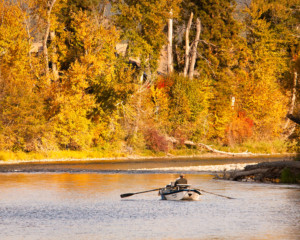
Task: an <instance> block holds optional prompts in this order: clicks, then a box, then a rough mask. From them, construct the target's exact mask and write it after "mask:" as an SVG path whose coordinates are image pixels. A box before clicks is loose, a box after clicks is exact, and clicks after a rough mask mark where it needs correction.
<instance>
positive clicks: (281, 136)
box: [0, 0, 300, 160]
mask: <svg viewBox="0 0 300 240" xmlns="http://www.w3.org/2000/svg"><path fill="white" fill-rule="evenodd" d="M299 20H300V5H299V1H298V0H252V1H250V0H240V1H233V0H201V1H197V0H173V1H172V0H139V1H137V0H112V1H108V0H88V1H85V0H0V151H1V153H0V159H2V160H5V159H6V158H12V156H16V154H19V156H17V157H19V158H20V156H21V155H20V154H21V153H24V152H26V153H29V154H30V153H42V154H43V156H45V155H46V156H50V157H51V153H53V152H55V156H56V157H58V156H59V153H58V152H60V153H61V152H65V153H64V154H65V155H64V156H67V153H66V152H72V153H71V154H72V156H74V152H73V150H74V151H76V152H77V155H75V156H77V157H78V156H79V155H80V153H83V152H85V153H84V154H83V156H84V157H95V156H97V157H101V156H126V155H128V154H138V155H147V154H148V155H149V154H153V153H155V154H158V155H159V154H162V155H164V154H188V153H193V154H195V153H196V152H197V153H199V151H200V152H201V151H203V150H200V149H198V150H197V149H193V148H191V147H188V146H187V145H186V144H185V143H186V142H187V141H193V142H195V143H204V144H212V145H213V146H214V147H216V148H218V149H220V150H222V149H223V150H226V151H246V150H248V151H252V152H260V153H286V152H298V151H299V147H300V144H299V135H300V129H299V127H297V126H296V125H295V124H294V123H293V122H292V121H290V120H289V119H288V118H287V117H286V115H287V114H288V113H290V114H294V115H297V113H299V107H298V104H297V103H298V99H299V91H298V89H299V84H298V78H299V71H300V58H299V53H300V44H299V37H300V21H299ZM120 46H123V48H124V49H125V50H124V49H123V50H120ZM164 58H165V60H166V61H164V60H163V59H164Z"/></svg>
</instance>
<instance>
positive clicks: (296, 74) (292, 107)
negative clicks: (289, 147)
mask: <svg viewBox="0 0 300 240" xmlns="http://www.w3.org/2000/svg"><path fill="white" fill-rule="evenodd" d="M297 84H298V73H297V71H296V70H295V72H294V81H293V90H292V99H291V105H290V109H289V112H288V114H293V112H294V109H295V104H296V96H297ZM289 123H290V119H289V118H288V119H287V121H286V123H285V125H284V129H287V128H288V126H289ZM293 129H294V128H293ZM290 134H292V132H289V134H288V135H290Z"/></svg>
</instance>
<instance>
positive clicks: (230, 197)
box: [199, 189, 235, 199]
mask: <svg viewBox="0 0 300 240" xmlns="http://www.w3.org/2000/svg"><path fill="white" fill-rule="evenodd" d="M199 190H200V189H199ZM200 191H202V192H206V193H209V194H213V195H216V196H219V197H224V198H228V199H235V198H233V197H228V196H224V195H221V194H216V193H212V192H208V191H205V190H202V189H201V190H200Z"/></svg>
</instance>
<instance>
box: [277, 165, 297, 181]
mask: <svg viewBox="0 0 300 240" xmlns="http://www.w3.org/2000/svg"><path fill="white" fill-rule="evenodd" d="M280 182H282V183H296V182H297V177H296V176H295V174H293V173H292V172H291V170H290V169H289V168H284V169H283V170H282V172H281V176H280Z"/></svg>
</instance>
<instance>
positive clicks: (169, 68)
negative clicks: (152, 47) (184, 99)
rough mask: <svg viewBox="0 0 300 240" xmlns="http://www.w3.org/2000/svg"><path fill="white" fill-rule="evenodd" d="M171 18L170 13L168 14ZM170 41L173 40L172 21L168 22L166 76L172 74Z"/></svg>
mask: <svg viewBox="0 0 300 240" xmlns="http://www.w3.org/2000/svg"><path fill="white" fill-rule="evenodd" d="M170 15H171V17H172V11H171V13H170ZM172 39H173V19H172V18H170V19H169V21H168V74H171V73H172V72H173V54H172Z"/></svg>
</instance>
